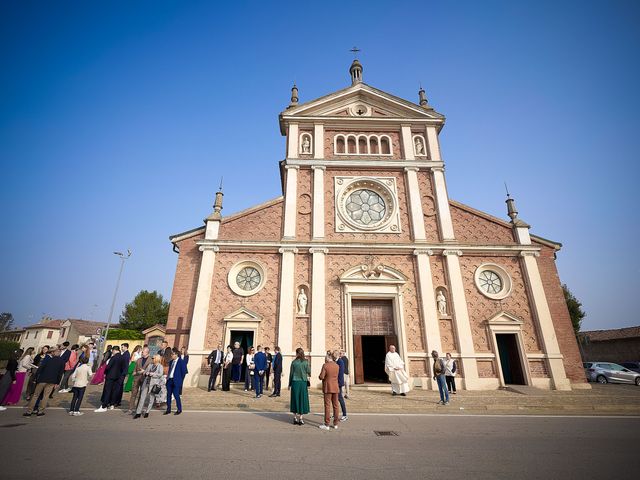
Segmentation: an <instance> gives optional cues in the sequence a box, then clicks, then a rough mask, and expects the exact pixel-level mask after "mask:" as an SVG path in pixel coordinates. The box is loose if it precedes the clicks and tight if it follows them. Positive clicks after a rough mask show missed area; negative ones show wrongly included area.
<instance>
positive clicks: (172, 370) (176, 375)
mask: <svg viewBox="0 0 640 480" xmlns="http://www.w3.org/2000/svg"><path fill="white" fill-rule="evenodd" d="M186 375H187V365H186V364H185V363H184V360H183V359H182V358H180V351H179V350H178V349H177V348H174V349H173V352H172V354H171V363H170V364H169V374H168V375H167V411H166V412H164V413H163V415H169V414H170V413H171V396H173V397H174V398H175V399H176V408H177V410H176V413H174V415H180V414H181V413H182V401H181V400H180V395H181V394H182V382H183V381H184V377H185V376H186Z"/></svg>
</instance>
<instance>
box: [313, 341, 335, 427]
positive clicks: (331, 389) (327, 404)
mask: <svg viewBox="0 0 640 480" xmlns="http://www.w3.org/2000/svg"><path fill="white" fill-rule="evenodd" d="M337 353H338V352H336V354H337ZM336 356H337V355H336ZM339 372H340V367H339V366H338V364H337V363H336V362H335V357H334V356H333V354H330V355H329V354H328V355H327V356H326V358H325V361H324V365H322V370H320V376H319V377H318V378H319V379H320V380H322V394H323V396H324V424H322V425H320V426H319V428H320V429H321V430H329V429H330V428H331V427H329V423H330V422H331V410H332V409H333V428H335V429H337V428H338V424H339V423H340V417H339V416H338V412H339V409H338V408H339V407H338V392H339V391H340V388H339V387H338V374H339Z"/></svg>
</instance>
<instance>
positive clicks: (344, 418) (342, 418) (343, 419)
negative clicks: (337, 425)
mask: <svg viewBox="0 0 640 480" xmlns="http://www.w3.org/2000/svg"><path fill="white" fill-rule="evenodd" d="M347 420H349V417H347V416H346V415H343V416H341V417H340V421H341V422H346V421H347Z"/></svg>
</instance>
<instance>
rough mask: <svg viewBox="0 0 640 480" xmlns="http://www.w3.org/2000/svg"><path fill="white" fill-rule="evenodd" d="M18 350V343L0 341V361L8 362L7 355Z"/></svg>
mask: <svg viewBox="0 0 640 480" xmlns="http://www.w3.org/2000/svg"><path fill="white" fill-rule="evenodd" d="M19 348H20V344H19V343H18V342H7V341H5V340H0V360H9V355H11V354H12V353H13V352H15V351H16V350H18V349H19Z"/></svg>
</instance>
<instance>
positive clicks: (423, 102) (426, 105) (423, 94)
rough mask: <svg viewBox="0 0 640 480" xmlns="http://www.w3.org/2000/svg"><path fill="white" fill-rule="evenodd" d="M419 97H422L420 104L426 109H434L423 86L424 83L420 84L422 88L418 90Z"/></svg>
mask: <svg viewBox="0 0 640 480" xmlns="http://www.w3.org/2000/svg"><path fill="white" fill-rule="evenodd" d="M418 98H419V99H420V106H421V107H422V108H424V109H425V110H433V107H431V105H429V100H427V93H426V92H425V91H424V88H422V85H420V90H418Z"/></svg>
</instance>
